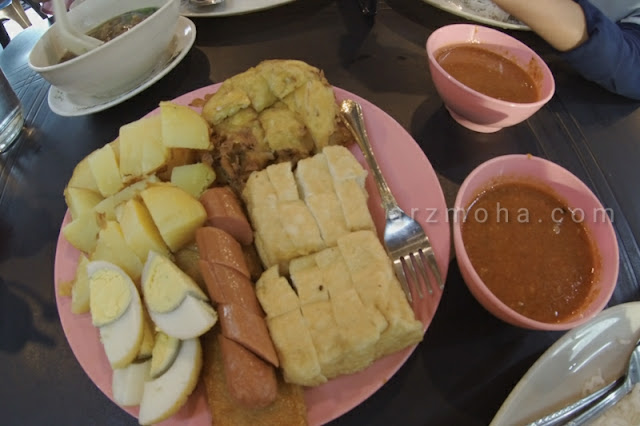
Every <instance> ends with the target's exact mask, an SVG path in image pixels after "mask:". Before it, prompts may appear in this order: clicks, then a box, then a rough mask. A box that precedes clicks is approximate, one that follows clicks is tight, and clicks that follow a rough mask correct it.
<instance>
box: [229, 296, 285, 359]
mask: <svg viewBox="0 0 640 426" xmlns="http://www.w3.org/2000/svg"><path fill="white" fill-rule="evenodd" d="M218 318H219V320H220V326H221V327H222V334H223V335H224V336H225V337H227V338H229V339H231V340H233V341H235V342H236V343H239V344H241V345H242V346H244V347H245V348H247V349H249V350H250V351H252V352H253V353H255V354H256V355H258V356H259V357H261V358H262V359H264V360H265V361H268V362H270V363H271V364H273V365H274V366H276V367H278V366H279V365H280V363H279V362H278V355H277V354H276V350H275V348H274V346H273V342H272V341H271V336H270V335H269V330H268V329H267V323H266V322H265V320H264V318H263V317H261V316H258V315H256V314H254V313H252V312H249V311H248V310H246V309H244V308H243V307H242V306H239V305H233V304H221V305H218Z"/></svg>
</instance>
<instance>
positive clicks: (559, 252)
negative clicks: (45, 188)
mask: <svg viewBox="0 0 640 426" xmlns="http://www.w3.org/2000/svg"><path fill="white" fill-rule="evenodd" d="M468 209H469V210H468V212H467V213H466V219H465V221H464V223H463V225H462V240H463V242H464V245H465V248H466V250H467V253H468V254H469V259H470V260H471V263H472V265H473V267H474V269H475V270H476V272H477V273H478V275H479V276H480V278H481V279H482V281H483V282H484V283H485V284H486V285H487V287H488V288H489V289H490V290H491V292H492V293H493V294H494V295H495V296H496V297H497V298H499V299H500V300H501V301H503V302H504V303H505V304H506V305H507V306H509V307H510V308H511V309H513V310H515V311H516V312H518V313H520V314H522V315H524V316H526V317H528V318H532V319H534V320H537V321H542V322H547V323H558V322H562V321H566V320H567V319H568V318H571V317H574V316H576V315H579V314H580V311H581V309H583V308H584V306H585V305H586V304H587V303H588V302H589V298H590V297H591V291H592V286H593V283H594V281H595V279H596V277H597V276H598V273H599V269H600V264H599V262H600V260H599V254H598V253H597V248H596V247H595V245H594V243H593V241H592V238H591V236H590V234H589V232H588V231H587V229H586V227H585V226H584V224H583V223H582V222H581V219H580V217H579V216H575V214H574V213H573V212H572V211H571V209H569V207H568V206H567V203H566V202H565V201H564V200H562V199H561V198H560V197H559V196H558V195H556V194H555V193H554V192H552V191H551V190H550V189H548V188H546V187H542V186H540V185H537V184H535V183H531V182H522V181H517V180H513V179H512V180H503V181H499V182H496V183H495V184H494V185H492V186H491V187H489V188H486V189H485V190H483V191H482V192H481V193H479V194H478V196H477V197H476V198H475V199H474V200H473V201H472V202H471V203H470V205H469V206H468ZM487 241H490V242H491V243H490V244H487Z"/></svg>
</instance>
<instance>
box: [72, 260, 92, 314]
mask: <svg viewBox="0 0 640 426" xmlns="http://www.w3.org/2000/svg"><path fill="white" fill-rule="evenodd" d="M88 264H89V259H87V256H85V255H84V254H82V255H80V260H79V261H78V266H77V267H76V278H75V279H74V280H73V287H72V288H71V312H73V313H74V314H84V313H87V312H89V276H88V274H87V265H88Z"/></svg>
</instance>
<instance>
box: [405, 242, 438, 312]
mask: <svg viewBox="0 0 640 426" xmlns="http://www.w3.org/2000/svg"><path fill="white" fill-rule="evenodd" d="M393 268H394V270H395V273H396V276H397V277H398V279H399V280H400V284H401V286H402V289H403V290H404V292H405V294H406V296H407V299H408V300H409V302H412V303H413V296H412V294H411V287H414V289H415V291H416V292H417V293H418V297H419V298H420V299H422V298H423V297H424V293H423V291H422V285H421V282H423V283H424V285H425V287H426V288H427V291H428V292H429V294H433V286H432V283H431V278H430V277H429V273H428V272H427V271H429V270H430V271H431V273H432V274H433V277H434V279H435V280H436V283H437V284H438V288H440V290H442V289H443V288H444V283H443V282H442V277H441V275H440V270H439V269H438V264H437V263H436V259H435V256H434V254H433V249H432V248H431V247H428V248H423V249H418V250H416V251H414V252H411V253H409V254H406V255H405V256H401V257H400V258H398V259H395V260H394V261H393ZM405 270H408V271H409V279H407V274H406V272H405ZM411 283H413V284H414V285H411Z"/></svg>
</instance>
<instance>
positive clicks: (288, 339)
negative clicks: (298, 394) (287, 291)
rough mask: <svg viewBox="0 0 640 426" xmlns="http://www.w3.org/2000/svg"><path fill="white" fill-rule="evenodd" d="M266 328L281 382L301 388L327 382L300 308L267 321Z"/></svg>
mask: <svg viewBox="0 0 640 426" xmlns="http://www.w3.org/2000/svg"><path fill="white" fill-rule="evenodd" d="M267 325H268V326H269V333H270V334H271V339H272V340H273V344H274V345H275V347H276V350H277V352H278V358H279V359H280V366H281V367H282V370H283V374H284V379H285V381H287V382H289V383H295V384H299V385H302V386H317V385H321V384H323V383H325V382H326V381H327V378H326V377H325V376H324V375H323V374H322V370H321V368H320V362H319V361H318V354H317V353H316V349H315V347H314V346H313V340H312V339H311V333H310V332H309V329H308V328H307V325H306V322H305V320H304V318H303V317H302V313H301V312H300V309H296V310H293V311H289V312H287V313H286V314H283V315H278V316H277V317H273V318H267Z"/></svg>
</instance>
